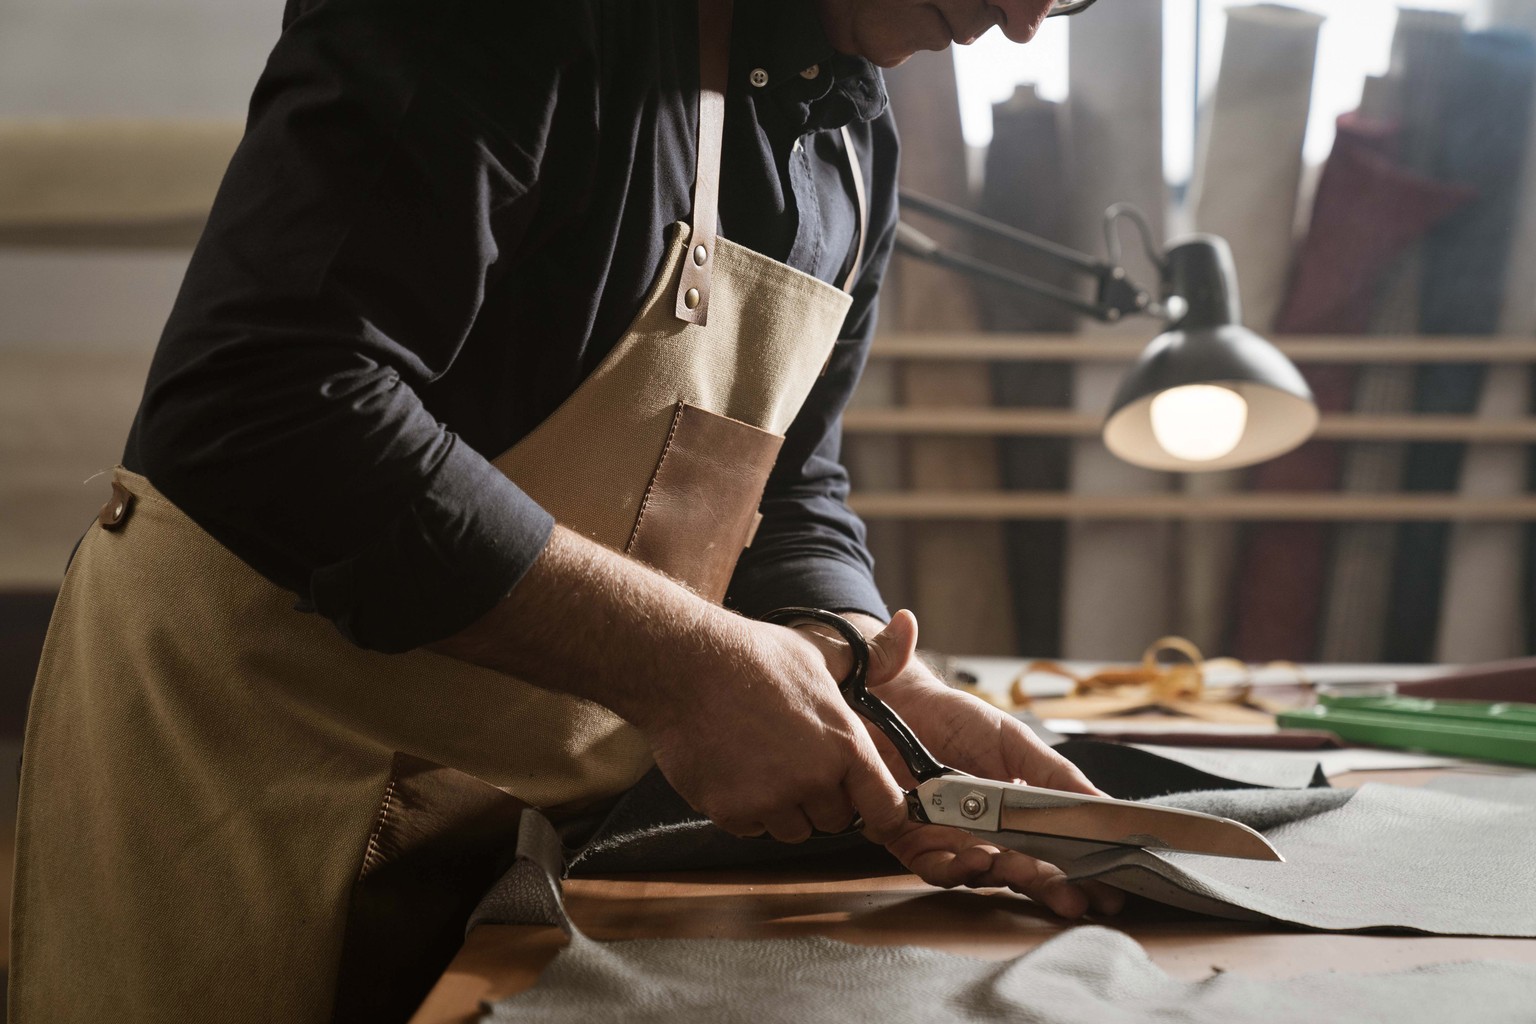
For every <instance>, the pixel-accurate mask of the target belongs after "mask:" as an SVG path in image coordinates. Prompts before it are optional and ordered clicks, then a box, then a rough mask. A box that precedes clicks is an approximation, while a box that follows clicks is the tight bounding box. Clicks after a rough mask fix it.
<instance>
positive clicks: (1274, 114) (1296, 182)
mask: <svg viewBox="0 0 1536 1024" xmlns="http://www.w3.org/2000/svg"><path fill="white" fill-rule="evenodd" d="M1226 15H1227V31H1226V41H1225V43H1224V45H1223V46H1222V51H1221V71H1220V74H1219V76H1218V77H1217V80H1216V92H1215V94H1214V96H1213V97H1212V99H1211V101H1210V112H1209V114H1208V115H1207V119H1206V125H1205V131H1204V138H1203V139H1202V154H1201V159H1200V161H1199V163H1198V164H1197V165H1196V168H1195V177H1194V181H1193V182H1191V184H1190V193H1191V196H1192V199H1191V205H1192V206H1193V207H1194V213H1195V220H1194V224H1195V230H1197V231H1207V232H1210V233H1211V234H1216V235H1221V236H1222V237H1223V238H1225V239H1226V240H1227V241H1228V243H1230V244H1231V246H1232V259H1233V262H1234V264H1235V265H1236V267H1237V283H1238V289H1239V291H1240V292H1241V293H1242V297H1243V322H1244V323H1245V324H1246V325H1247V326H1249V327H1251V328H1253V329H1254V330H1255V331H1258V332H1260V333H1261V334H1262V333H1264V332H1267V331H1269V330H1270V329H1271V328H1272V327H1273V326H1274V323H1275V317H1276V316H1278V315H1279V313H1280V307H1281V304H1282V303H1283V302H1284V300H1285V295H1286V281H1287V279H1288V277H1289V275H1290V267H1291V249H1292V242H1293V236H1294V233H1295V224H1296V204H1297V198H1298V196H1299V194H1300V187H1301V177H1302V144H1303V143H1304V142H1305V141H1306V135H1307V116H1308V114H1309V112H1310V111H1311V109H1312V78H1313V75H1314V74H1315V72H1316V69H1317V36H1318V30H1319V28H1321V26H1322V24H1323V18H1322V16H1321V15H1318V14H1313V13H1311V12H1309V11H1302V10H1297V9H1295V8H1292V7H1283V6H1281V5H1279V4H1256V5H1253V6H1249V7H1229V8H1227V11H1226Z"/></svg>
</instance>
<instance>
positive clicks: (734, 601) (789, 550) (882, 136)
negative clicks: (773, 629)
mask: <svg viewBox="0 0 1536 1024" xmlns="http://www.w3.org/2000/svg"><path fill="white" fill-rule="evenodd" d="M867 132H868V134H867V136H866V137H867V138H868V139H869V140H870V142H869V151H868V152H867V153H864V154H863V155H862V159H863V161H864V166H865V167H867V168H870V169H871V172H872V173H871V175H870V177H871V180H870V190H869V194H870V239H869V243H870V244H869V245H868V246H867V248H866V252H865V262H864V265H863V269H862V270H861V271H860V273H859V278H858V280H857V282H856V283H855V285H854V288H853V303H852V305H851V307H850V308H849V312H848V316H847V319H846V320H845V321H844V324H843V330H842V332H841V336H840V337H839V339H838V341H837V344H836V345H835V347H834V349H833V353H832V358H831V360H830V362H829V363H828V364H827V369H826V372H825V373H824V374H822V376H821V377H820V378H819V379H818V380H817V382H816V385H815V387H814V388H812V390H811V393H810V395H809V396H808V397H807V399H806V402H805V405H804V406H803V407H802V408H801V410H800V412H799V414H798V415H797V416H796V417H795V420H794V422H793V424H791V426H790V428H789V430H788V431H787V432H786V434H785V438H784V445H783V447H782V448H781V449H780V452H779V458H778V462H777V463H776V464H775V466H774V470H773V473H772V475H771V476H770V477H769V480H768V486H767V488H766V490H765V492H764V495H763V503H762V506H761V508H760V511H761V513H762V516H763V520H762V523H761V525H760V526H759V528H758V531H757V535H756V536H755V537H754V538H753V541H752V545H751V547H749V548H747V550H746V551H745V552H744V553H743V555H742V558H741V561H740V562H739V563H738V565H737V568H736V573H735V575H734V576H733V578H732V580H731V587H730V591H729V593H728V594H727V596H726V603H727V604H728V605H729V606H731V607H733V608H735V609H737V610H738V611H740V612H742V613H743V614H745V615H749V616H754V617H755V616H760V615H762V614H764V613H766V612H769V611H772V610H773V609H775V608H781V607H786V606H790V605H799V606H812V607H818V608H826V609H829V610H833V611H840V612H862V613H864V614H866V615H872V616H874V617H875V618H878V619H881V620H882V621H883V620H886V619H889V618H890V614H889V612H888V611H887V610H886V606H885V602H884V600H883V599H882V598H881V596H880V591H879V588H878V587H877V586H876V585H875V580H874V560H873V558H872V557H871V556H870V553H869V548H868V547H867V545H866V544H865V530H864V524H863V522H862V521H861V520H860V519H859V517H858V516H857V515H856V514H854V512H853V510H852V509H851V508H849V507H848V489H849V485H848V472H847V470H846V469H844V467H843V464H842V461H841V450H842V433H843V427H842V416H843V410H844V409H845V408H846V407H847V405H848V401H849V399H850V398H851V397H852V395H853V391H854V388H855V387H856V386H857V384H858V380H859V376H860V374H861V373H862V372H863V369H864V363H865V361H866V359H867V358H868V356H869V346H870V342H871V341H872V340H873V338H874V333H875V321H876V314H877V307H878V299H879V290H880V282H881V280H882V278H883V277H884V274H885V268H886V265H887V263H888V262H889V260H890V255H891V249H892V246H893V244H894V241H895V226H896V194H895V168H896V160H897V150H896V146H897V143H896V135H895V130H894V126H893V124H892V122H891V119H890V115H889V114H885V115H883V116H882V117H881V118H879V119H878V120H876V121H874V122H872V123H871V124H870V125H869V126H868V128H867Z"/></svg>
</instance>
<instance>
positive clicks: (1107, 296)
mask: <svg viewBox="0 0 1536 1024" xmlns="http://www.w3.org/2000/svg"><path fill="white" fill-rule="evenodd" d="M901 205H902V206H903V207H905V208H907V209H910V210H915V211H918V212H920V213H924V214H927V215H928V216H931V217H935V218H937V219H939V220H942V221H946V222H948V223H951V224H956V225H959V226H961V227H964V228H966V229H968V230H972V231H978V232H981V233H984V234H987V235H991V236H993V237H995V238H1000V239H1003V240H1005V241H1007V242H1010V243H1012V244H1013V245H1016V246H1019V247H1020V248H1023V249H1027V250H1029V251H1031V252H1034V253H1036V254H1038V255H1040V256H1043V257H1045V258H1046V259H1048V260H1052V261H1054V262H1055V263H1057V264H1059V265H1061V266H1062V267H1063V268H1065V269H1067V270H1070V271H1072V272H1074V273H1079V274H1085V275H1088V276H1090V277H1092V278H1093V279H1094V280H1095V282H1096V289H1095V293H1094V296H1093V298H1092V299H1091V300H1090V299H1086V298H1084V297H1083V296H1082V295H1079V294H1078V293H1076V292H1073V291H1069V290H1067V289H1065V288H1059V287H1057V286H1055V285H1052V284H1048V283H1046V282H1043V281H1037V280H1035V279H1034V278H1030V277H1025V276H1024V275H1022V274H1019V273H1016V272H1015V271H1012V270H1009V269H1007V268H1006V267H999V266H997V265H995V264H992V263H988V262H986V261H984V260H979V259H977V258H975V257H973V256H969V255H967V254H965V253H960V252H955V251H952V250H949V249H945V248H944V247H943V246H940V245H939V244H938V243H937V242H935V241H934V240H933V239H931V238H929V237H928V236H927V235H924V234H923V233H922V232H920V231H918V230H917V229H916V228H913V227H912V226H910V225H908V224H906V223H904V222H903V223H899V224H897V228H896V247H897V248H898V249H899V250H900V251H901V252H903V253H905V254H906V255H908V256H913V257H916V258H917V259H921V260H924V261H926V262H929V263H934V264H937V265H938V266H942V267H947V268H949V269H951V270H955V271H959V272H960V273H964V274H969V275H970V276H972V277H979V278H984V279H986V280H990V281H997V282H1000V283H1002V284H1005V285H1007V286H1008V287H1010V288H1015V289H1018V290H1020V291H1025V292H1028V293H1030V294H1031V295H1037V296H1040V297H1042V298H1045V299H1048V300H1050V301H1052V302H1056V303H1059V304H1061V305H1064V306H1068V307H1070V308H1072V309H1075V310H1077V311H1078V312H1079V313H1083V314H1086V315H1088V316H1091V317H1093V318H1094V319H1096V320H1101V321H1104V322H1105V323H1115V322H1117V321H1119V320H1120V319H1122V318H1123V317H1126V316H1131V315H1144V316H1161V317H1163V318H1164V320H1165V325H1164V328H1163V333H1162V334H1160V335H1158V336H1157V337H1156V338H1155V339H1153V341H1152V343H1151V344H1149V345H1148V346H1147V347H1146V348H1145V349H1144V350H1143V351H1142V353H1141V356H1140V358H1139V359H1137V361H1136V364H1135V365H1134V366H1133V367H1132V368H1131V371H1130V373H1129V374H1127V375H1126V378H1125V379H1124V380H1123V381H1121V383H1120V389H1119V391H1117V392H1116V394H1115V398H1114V401H1113V402H1111V403H1110V407H1109V413H1108V415H1107V416H1106V417H1105V420H1104V430H1103V436H1104V443H1105V445H1106V446H1108V448H1109V450H1110V451H1112V452H1114V453H1115V455H1117V456H1119V457H1120V458H1122V459H1124V460H1125V461H1126V462H1130V463H1133V464H1134V465H1137V466H1145V467H1147V468H1149V469H1162V470H1174V471H1177V472H1182V473H1198V472H1207V471H1211V470H1218V469H1235V468H1237V467H1239V466H1250V465H1253V464H1254V463H1256V462H1263V461H1264V460H1266V459H1272V458H1274V457H1275V456H1277V455H1282V454H1284V453H1285V452H1288V451H1290V450H1291V449H1292V448H1295V447H1296V446H1297V445H1299V444H1301V443H1302V442H1303V441H1305V440H1306V439H1307V438H1308V437H1309V436H1311V434H1312V431H1313V430H1315V429H1316V427H1317V420H1318V415H1317V404H1316V402H1315V401H1314V400H1313V398H1312V391H1311V389H1310V388H1308V387H1307V382H1306V381H1305V380H1303V379H1302V376H1301V372H1300V371H1298V370H1297V369H1296V367H1295V365H1294V364H1293V363H1292V362H1291V361H1290V360H1289V359H1287V358H1286V357H1285V356H1284V355H1282V354H1281V352H1280V350H1279V349H1277V348H1275V347H1274V346H1273V345H1271V344H1270V343H1269V342H1267V341H1265V340H1264V339H1263V338H1261V337H1259V336H1258V335H1257V334H1255V333H1253V332H1252V331H1250V330H1248V329H1247V328H1245V327H1243V326H1242V307H1241V305H1240V303H1239V300H1238V294H1237V272H1236V270H1235V269H1234V268H1233V266H1232V250H1231V248H1230V247H1229V246H1228V245H1227V243H1226V240H1225V239H1222V238H1219V237H1217V236H1216V235H1191V236H1189V237H1187V238H1184V239H1181V240H1179V241H1177V242H1175V243H1173V244H1172V245H1170V246H1168V248H1167V249H1166V251H1163V252H1159V251H1158V250H1157V248H1156V245H1155V243H1154V241H1153V239H1152V229H1151V226H1150V225H1148V223H1147V220H1146V218H1145V217H1143V216H1142V215H1141V213H1140V212H1139V211H1137V210H1136V209H1135V208H1134V207H1132V206H1129V205H1127V204H1124V203H1119V204H1116V205H1114V206H1111V207H1110V208H1109V209H1108V210H1107V211H1105V214H1104V228H1105V236H1106V239H1107V243H1108V251H1109V259H1108V260H1107V261H1105V260H1100V259H1097V258H1096V257H1093V256H1089V255H1087V254H1086V253H1080V252H1077V251H1076V250H1073V249H1069V248H1067V247H1065V246H1062V245H1057V244H1056V243H1054V242H1051V241H1049V240H1047V239H1044V238H1040V237H1038V236H1035V235H1031V234H1028V233H1027V232H1023V231H1019V230H1016V229H1014V228H1011V227H1009V226H1007V225H1006V224H999V223H998V222H996V221H993V220H989V219H987V218H986V217H981V216H978V215H976V214H974V213H971V212H970V211H969V210H964V209H961V208H960V207H957V206H952V205H950V204H949V203H943V202H940V201H938V200H935V199H929V198H927V197H925V196H921V195H918V194H917V193H914V192H909V191H905V190H903V191H902V193H901ZM1122 218H1123V219H1126V220H1129V221H1131V222H1132V223H1133V224H1134V225H1135V226H1136V228H1137V231H1138V233H1139V234H1140V235H1141V240H1142V244H1143V246H1144V247H1145V248H1146V251H1147V256H1148V257H1149V258H1150V259H1151V261H1152V264H1153V266H1155V267H1157V268H1158V274H1159V276H1160V278H1161V281H1160V289H1159V295H1158V297H1157V298H1155V299H1154V298H1153V296H1152V295H1151V294H1150V293H1149V292H1148V291H1147V290H1146V289H1144V288H1141V287H1140V286H1138V285H1136V284H1135V283H1134V282H1132V281H1131V280H1130V278H1129V277H1128V276H1127V274H1126V272H1125V268H1124V267H1122V266H1121V265H1120V262H1121V261H1120V243H1119V234H1118V231H1117V228H1118V224H1119V221H1120V220H1121V219H1122Z"/></svg>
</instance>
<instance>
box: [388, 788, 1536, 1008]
mask: <svg viewBox="0 0 1536 1024" xmlns="http://www.w3.org/2000/svg"><path fill="white" fill-rule="evenodd" d="M1431 774H1434V773H1426V772H1371V773H1356V774H1354V775H1349V776H1342V777H1340V778H1338V779H1335V780H1334V783H1335V785H1339V786H1353V785H1359V784H1360V783H1362V782H1365V781H1380V782H1393V783H1401V784H1407V785H1412V784H1417V783H1420V782H1422V781H1423V780H1424V779H1425V778H1426V777H1427V776H1428V775H1431ZM565 894H566V902H567V906H568V908H569V910H570V913H571V916H572V918H573V919H574V920H575V922H576V925H577V927H579V928H580V929H581V930H582V931H583V932H585V933H586V934H587V935H589V936H591V937H592V938H594V939H600V940H612V939H634V938H663V937H665V938H700V937H709V938H733V939H739V938H794V937H799V936H806V935H824V936H827V937H829V938H833V939H839V940H841V941H844V942H852V943H857V944H861V945H918V946H927V947H930V948H933V949H942V950H947V951H949V952H953V953H962V954H966V955H969V956H975V957H979V958H984V959H989V960H1003V959H1007V958H1010V957H1015V956H1019V955H1021V954H1023V953H1027V952H1029V951H1030V950H1032V949H1034V948H1035V947H1037V946H1039V945H1041V944H1042V943H1044V942H1046V941H1048V940H1049V939H1051V938H1053V937H1055V936H1057V935H1060V934H1061V933H1062V932H1063V931H1065V930H1066V929H1068V928H1071V927H1073V924H1072V923H1071V922H1067V921H1063V920H1061V919H1060V918H1058V917H1056V916H1055V915H1053V914H1052V913H1051V912H1050V911H1048V910H1046V909H1045V908H1044V907H1042V906H1040V905H1039V904H1037V903H1034V902H1032V901H1030V900H1028V899H1025V898H1024V897H1022V896H1017V895H1014V894H1013V893H1009V892H1006V891H984V892H972V891H966V890H950V891H944V890H939V889H935V888H933V887H931V886H928V885H926V884H924V883H923V882H922V881H920V880H919V879H918V878H916V877H915V876H913V875H910V874H907V873H905V872H903V871H901V870H900V869H899V868H898V867H895V866H894V864H893V862H889V861H884V860H883V859H877V858H876V857H870V858H867V859H866V858H858V859H854V860H849V859H844V860H842V861H839V862H824V863H803V864H800V865H792V866H783V867H769V868H753V869H736V870H729V871H709V872H689V873H678V874H648V875H628V876H614V877H611V878H583V879H573V880H569V881H567V882H566V884H565ZM1095 923H1101V924H1109V925H1112V926H1114V927H1117V928H1119V929H1121V930H1122V931H1124V932H1126V933H1127V934H1128V935H1130V936H1131V937H1133V938H1134V939H1136V940H1137V941H1138V942H1139V943H1141V945H1142V946H1143V947H1145V949H1146V950H1147V952H1148V953H1149V954H1150V955H1151V957H1152V959H1153V960H1155V961H1156V962H1157V963H1158V965H1159V966H1161V967H1162V969H1163V970H1165V971H1166V972H1168V973H1169V974H1170V975H1172V976H1173V977H1176V978H1180V979H1185V980H1196V979H1200V978H1205V977H1208V976H1210V974H1211V973H1212V972H1213V971H1217V970H1224V971H1225V970H1231V971H1237V972H1239V973H1241V974H1244V975H1247V976H1250V977H1258V978H1277V977H1288V976H1291V975H1296V974H1305V973H1313V972H1321V971H1339V970H1347V971H1360V972H1384V971H1398V970H1406V969H1408V968H1412V967H1415V966H1419V965H1422V964H1430V963H1439V962H1445V961H1454V960H1513V961H1520V962H1524V963H1530V964H1536V939H1480V938H1445V937H1440V936H1411V935H1353V934H1335V933H1327V932H1310V931H1301V930H1290V929H1287V928H1285V927H1284V926H1281V925H1260V924H1244V923H1237V922H1230V921H1217V920H1213V919H1211V918H1205V917H1200V916H1197V915H1193V914H1187V913H1184V912H1181V911H1176V910H1173V909H1171V908H1166V907H1160V906H1156V905H1153V904H1150V903H1146V902H1140V901H1133V903H1132V905H1131V906H1130V907H1128V908H1127V910H1126V912H1125V913H1124V914H1122V915H1120V916H1119V917H1117V918H1111V919H1104V920H1100V921H1097V922H1095ZM564 943H565V936H564V934H563V933H562V932H561V931H560V930H559V929H557V928H536V927H510V926H485V927H481V928H477V929H475V930H474V931H473V932H471V933H470V935H469V938H468V940H467V941H466V942H465V944H464V948H463V949H462V950H461V951H460V953H459V955H458V956H457V957H456V958H455V959H454V961H453V963H452V964H451V965H450V966H449V968H448V970H447V972H446V973H444V975H443V977H442V978H441V979H440V980H439V982H438V984H437V986H436V987H435V988H434V989H433V990H432V992H431V993H430V994H429V995H428V997H427V999H426V1001H425V1002H424V1003H423V1004H422V1006H421V1008H420V1009H419V1010H418V1011H417V1013H416V1016H415V1017H413V1018H412V1024H460V1022H465V1021H473V1020H475V1019H477V1017H478V1015H479V1007H480V1003H481V1001H482V1000H486V999H497V998H500V997H503V996H507V995H511V994H513V993H516V992H520V991H523V990H524V989H527V988H530V987H532V985H533V984H534V982H535V981H536V980H537V979H538V975H539V972H540V971H541V970H542V969H543V968H544V966H545V965H546V964H548V963H549V961H550V960H551V959H553V957H554V956H555V954H556V953H557V952H558V951H559V950H560V948H561V947H562V946H563V945H564Z"/></svg>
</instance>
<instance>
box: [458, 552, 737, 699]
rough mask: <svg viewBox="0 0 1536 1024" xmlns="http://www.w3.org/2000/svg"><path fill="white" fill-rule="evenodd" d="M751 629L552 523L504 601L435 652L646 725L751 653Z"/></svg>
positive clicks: (629, 561)
mask: <svg viewBox="0 0 1536 1024" xmlns="http://www.w3.org/2000/svg"><path fill="white" fill-rule="evenodd" d="M746 626H747V622H746V620H744V619H742V618H740V617H739V616H737V615H734V614H732V613H730V612H728V611H726V610H724V609H723V608H720V607H718V606H716V605H713V604H711V603H710V602H708V601H705V600H704V599H702V598H700V597H699V596H697V595H696V594H694V593H692V592H691V591H689V590H688V589H687V588H686V587H683V586H682V585H680V584H678V583H675V582H673V581H672V580H669V579H667V578H666V577H665V576H662V575H661V574H660V573H657V572H654V571H653V570H651V569H649V568H647V567H645V566H644V565H641V564H640V563H638V562H635V561H633V560H631V559H629V558H626V557H625V556H623V555H621V554H618V553H617V552H615V551H612V550H611V549H609V548H606V547H604V546H602V545H600V544H597V543H595V542H593V541H590V540H588V539H587V538H585V537H583V536H581V535H580V534H578V533H576V532H574V531H572V530H569V529H567V528H565V527H556V528H555V531H554V533H553V534H552V535H551V537H550V540H549V543H548V545H547V546H546V547H545V549H544V552H543V553H542V554H541V555H540V556H539V559H538V561H537V562H535V563H534V565H533V567H532V568H531V569H530V570H529V571H528V573H527V574H526V575H525V576H524V577H523V579H522V580H520V581H519V582H518V584H517V586H516V587H514V588H513V590H512V592H511V593H510V594H509V595H507V597H506V598H504V599H503V600H502V601H501V602H500V603H499V604H498V605H496V607H494V608H492V609H491V611H490V612H489V613H487V614H486V615H485V616H483V617H482V618H481V619H480V620H479V621H478V622H476V623H474V624H473V625H471V626H470V627H469V628H468V629H465V630H463V631H461V632H460V633H458V634H456V635H454V636H451V637H449V638H447V639H446V640H443V641H441V642H439V643H437V644H434V645H433V649H434V650H436V651H438V652H439V653H442V654H447V655H449V656H451V657H456V658H459V659H461V660H464V661H469V662H473V663H475V664H477V665H483V666H485V667H487V668H493V669H496V670H497V671H500V672H505V673H507V674H508V675H513V676H516V677H517V678H519V679H523V680H525V681H527V682H530V683H533V684H534V685H535V686H540V687H543V688H544V689H548V690H556V691H560V692H563V693H570V694H573V695H575V696H578V697H582V698H585V699H587V700H591V701H595V702H596V703H599V704H602V705H603V706H605V707H607V708H609V709H611V710H612V711H614V712H616V713H617V714H619V715H620V716H622V717H624V718H626V719H628V720H629V721H632V722H635V723H636V724H641V721H642V720H643V719H644V718H645V717H646V712H647V710H648V709H652V708H654V707H655V706H656V704H657V702H658V701H662V700H667V699H671V698H672V696H673V695H672V694H670V693H667V692H664V691H669V690H673V689H681V688H683V687H686V686H687V685H688V684H689V683H690V682H692V681H693V680H695V679H697V678H699V677H700V676H704V675H714V674H717V673H718V672H719V668H720V666H721V665H722V664H726V665H728V664H731V663H732V662H737V661H739V660H741V659H742V658H744V657H748V656H749V654H748V651H749V650H750V646H751V642H752V641H751V636H750V634H749V632H748V630H747V628H746ZM677 696H679V697H681V694H678V695H677Z"/></svg>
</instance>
